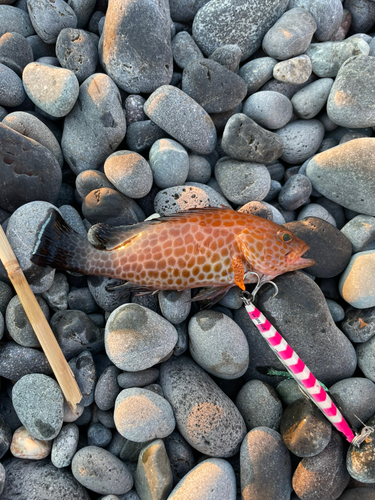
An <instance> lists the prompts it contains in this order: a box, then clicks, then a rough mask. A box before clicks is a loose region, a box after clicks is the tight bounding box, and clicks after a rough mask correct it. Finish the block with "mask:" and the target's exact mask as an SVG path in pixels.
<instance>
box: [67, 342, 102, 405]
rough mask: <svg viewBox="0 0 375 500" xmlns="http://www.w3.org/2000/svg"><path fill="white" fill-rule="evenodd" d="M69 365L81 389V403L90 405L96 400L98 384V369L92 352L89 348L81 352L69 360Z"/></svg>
mask: <svg viewBox="0 0 375 500" xmlns="http://www.w3.org/2000/svg"><path fill="white" fill-rule="evenodd" d="M69 366H70V368H71V370H72V372H73V375H74V377H75V379H76V381H77V384H78V387H79V388H80V390H81V394H82V399H81V401H80V405H82V406H90V405H91V403H92V402H93V401H94V389H95V384H96V369H95V364H94V360H93V357H92V354H91V352H90V351H87V350H85V351H83V352H81V353H80V354H78V356H77V357H76V358H73V359H71V360H70V361H69Z"/></svg>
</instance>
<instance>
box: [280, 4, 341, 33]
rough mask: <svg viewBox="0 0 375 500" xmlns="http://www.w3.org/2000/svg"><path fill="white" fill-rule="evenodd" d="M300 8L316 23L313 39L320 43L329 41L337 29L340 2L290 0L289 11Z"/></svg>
mask: <svg viewBox="0 0 375 500" xmlns="http://www.w3.org/2000/svg"><path fill="white" fill-rule="evenodd" d="M295 7H302V8H303V9H306V10H307V11H308V12H310V14H311V15H312V16H313V18H314V20H315V22H316V31H315V33H314V37H315V38H316V39H317V40H319V41H320V42H324V41H326V40H330V39H331V36H332V35H333V34H334V33H335V32H336V31H337V29H338V28H339V26H340V24H341V21H342V16H343V7H342V3H341V0H330V1H329V2H326V0H291V1H290V2H289V9H293V8H295Z"/></svg>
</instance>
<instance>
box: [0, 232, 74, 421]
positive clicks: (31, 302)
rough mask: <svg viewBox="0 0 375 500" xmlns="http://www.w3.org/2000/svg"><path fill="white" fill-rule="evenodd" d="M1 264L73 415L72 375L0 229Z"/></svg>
mask: <svg viewBox="0 0 375 500" xmlns="http://www.w3.org/2000/svg"><path fill="white" fill-rule="evenodd" d="M0 260H1V261H2V263H3V265H4V267H5V270H6V271H7V273H8V276H9V279H10V281H11V282H12V285H13V286H14V289H15V290H16V292H17V295H18V297H19V299H20V301H21V304H22V306H23V308H24V310H25V313H26V315H27V317H28V318H29V321H30V323H31V326H32V327H33V329H34V332H35V334H36V336H37V338H38V340H39V343H40V345H41V346H42V349H43V351H44V353H45V355H46V357H47V359H48V361H49V364H50V365H51V367H52V370H53V373H54V374H55V377H56V379H57V382H58V383H59V384H60V388H61V390H62V392H63V394H64V396H65V399H66V401H67V403H68V405H69V407H70V409H71V410H72V411H74V410H75V409H76V406H77V404H78V403H79V402H80V401H81V399H82V395H81V391H80V390H79V387H78V384H77V382H76V379H75V378H74V375H73V372H72V370H71V369H70V366H69V365H68V362H67V361H66V359H65V357H64V355H63V353H62V351H61V349H60V346H59V344H58V343H57V340H56V338H55V336H54V334H53V332H52V330H51V328H50V326H49V324H48V321H47V320H46V317H45V316H44V314H43V311H42V310H41V308H40V305H39V304H38V301H37V300H36V298H35V295H34V294H33V292H32V290H31V288H30V286H29V284H28V282H27V281H26V278H25V275H24V274H23V272H22V269H21V268H20V266H19V264H18V261H17V258H16V256H15V255H14V252H13V250H12V247H11V246H10V244H9V241H8V240H7V237H6V236H5V233H4V231H3V228H2V227H1V226H0Z"/></svg>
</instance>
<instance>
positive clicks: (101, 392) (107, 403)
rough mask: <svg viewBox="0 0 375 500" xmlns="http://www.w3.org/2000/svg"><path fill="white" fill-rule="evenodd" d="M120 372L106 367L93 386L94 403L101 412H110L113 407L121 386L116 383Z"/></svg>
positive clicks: (114, 368)
mask: <svg viewBox="0 0 375 500" xmlns="http://www.w3.org/2000/svg"><path fill="white" fill-rule="evenodd" d="M119 373H120V370H119V369H118V368H117V367H116V366H113V365H110V366H108V367H107V368H106V369H105V370H104V371H103V373H102V374H101V375H100V377H99V379H98V382H97V384H96V386H95V403H96V406H97V407H98V408H99V409H101V410H110V409H111V408H113V407H114V405H115V401H116V398H117V396H118V395H119V394H120V391H121V386H120V385H119V384H118V382H117V376H118V374H119Z"/></svg>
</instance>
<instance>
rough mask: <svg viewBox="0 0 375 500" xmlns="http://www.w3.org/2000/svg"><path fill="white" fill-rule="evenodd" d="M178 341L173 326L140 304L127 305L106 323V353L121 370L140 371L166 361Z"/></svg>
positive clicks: (120, 308) (115, 311) (116, 311)
mask: <svg viewBox="0 0 375 500" xmlns="http://www.w3.org/2000/svg"><path fill="white" fill-rule="evenodd" d="M177 338H178V334H177V331H176V329H175V328H174V326H173V325H171V324H170V323H169V321H167V320H166V319H164V318H163V317H161V316H160V315H159V314H157V313H155V312H153V311H151V310H150V309H148V308H146V307H143V306H140V305H138V304H124V305H122V306H120V307H118V308H117V309H115V310H114V311H113V312H112V313H111V315H110V316H109V318H108V320H107V324H106V328H105V349H106V352H107V355H108V357H109V359H110V360H111V361H112V362H113V364H114V365H116V366H117V367H118V368H120V369H122V370H127V371H138V370H144V369H146V368H150V367H151V366H154V365H156V364H157V363H159V362H160V361H161V360H162V359H163V358H165V357H166V356H167V355H168V354H169V353H170V352H171V351H172V350H173V348H174V346H175V345H176V342H177Z"/></svg>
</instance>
